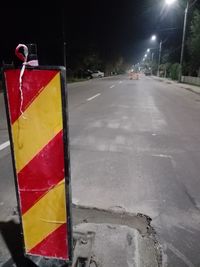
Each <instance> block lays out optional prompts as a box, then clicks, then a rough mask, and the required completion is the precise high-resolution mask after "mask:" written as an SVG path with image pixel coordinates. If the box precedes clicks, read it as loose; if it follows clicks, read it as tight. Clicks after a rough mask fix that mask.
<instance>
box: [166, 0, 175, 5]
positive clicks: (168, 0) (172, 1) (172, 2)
mask: <svg viewBox="0 0 200 267" xmlns="http://www.w3.org/2000/svg"><path fill="white" fill-rule="evenodd" d="M175 2H176V0H165V3H166V4H167V5H168V6H170V5H172V4H174V3H175Z"/></svg>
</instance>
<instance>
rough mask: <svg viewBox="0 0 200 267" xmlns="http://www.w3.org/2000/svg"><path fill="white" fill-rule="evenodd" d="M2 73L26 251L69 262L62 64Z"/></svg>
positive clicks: (65, 132)
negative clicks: (60, 65)
mask: <svg viewBox="0 0 200 267" xmlns="http://www.w3.org/2000/svg"><path fill="white" fill-rule="evenodd" d="M23 67H24V66H23ZM23 67H22V68H23ZM3 78H4V95H5V103H6V110H7V120H8V128H9V136H10V143H11V152H12V160H13V169H14V175H15V183H16V193H17V199H18V207H19V214H20V218H21V226H22V234H23V240H24V252H25V255H26V256H31V258H32V259H33V260H34V257H38V256H39V257H44V258H45V259H49V260H50V259H52V260H54V261H56V260H58V262H63V264H64V263H70V262H72V229H71V208H70V207H71V193H70V158H69V142H68V116H67V111H66V104H67V101H66V91H65V69H64V68H63V67H25V68H24V69H23V73H22V69H21V70H20V69H12V68H5V69H4V70H3ZM55 266H58V265H55Z"/></svg>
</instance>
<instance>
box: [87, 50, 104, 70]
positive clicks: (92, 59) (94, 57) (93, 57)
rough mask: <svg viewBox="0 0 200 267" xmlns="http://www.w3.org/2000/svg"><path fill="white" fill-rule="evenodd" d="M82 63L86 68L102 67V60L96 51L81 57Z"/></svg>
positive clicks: (96, 68) (95, 68)
mask: <svg viewBox="0 0 200 267" xmlns="http://www.w3.org/2000/svg"><path fill="white" fill-rule="evenodd" d="M83 65H84V68H86V69H91V70H98V69H102V61H101V59H100V57H99V55H98V54H97V53H95V52H94V53H91V54H88V55H86V56H84V58H83Z"/></svg>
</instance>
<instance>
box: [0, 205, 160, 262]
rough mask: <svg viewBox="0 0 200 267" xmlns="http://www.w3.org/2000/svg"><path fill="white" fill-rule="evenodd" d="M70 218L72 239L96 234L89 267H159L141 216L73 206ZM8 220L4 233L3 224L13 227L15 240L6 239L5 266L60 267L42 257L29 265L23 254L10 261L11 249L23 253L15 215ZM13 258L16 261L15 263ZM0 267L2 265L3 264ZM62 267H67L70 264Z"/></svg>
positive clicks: (119, 210)
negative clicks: (81, 235)
mask: <svg viewBox="0 0 200 267" xmlns="http://www.w3.org/2000/svg"><path fill="white" fill-rule="evenodd" d="M72 215H73V220H72V222H73V230H74V240H75V236H76V233H77V232H79V233H83V234H84V233H85V232H90V233H91V232H93V233H95V238H94V243H93V245H92V249H91V251H92V255H90V254H88V255H90V257H91V261H90V265H88V266H90V267H92V266H99V267H100V266H102V267H112V266H113V267H114V266H115V267H117V266H120V267H121V266H123V267H126V266H127V267H160V266H162V249H161V247H160V245H159V243H158V242H157V239H156V234H155V231H154V229H153V228H152V227H151V224H150V222H151V218H150V217H148V216H146V215H143V214H132V213H128V212H126V210H125V209H123V208H121V207H115V208H112V209H108V210H104V209H98V208H94V207H85V206H80V205H72ZM11 219H12V223H11V221H9V222H6V223H5V226H4V228H5V229H4V230H5V231H4V232H5V233H6V225H8V226H9V225H11V226H12V225H13V227H14V228H13V231H9V232H10V233H11V232H13V233H15V234H14V235H13V236H15V239H16V241H15V240H14V238H12V242H11V243H12V244H11V243H10V241H9V240H10V239H8V238H7V242H6V245H8V247H9V250H10V255H9V258H8V257H6V258H7V259H5V260H7V263H11V265H9V264H7V265H5V266H6V267H11V266H14V265H13V264H15V263H16V264H18V265H19V266H20V267H26V266H42V267H45V266H48V267H49V266H62V263H59V264H58V262H57V263H56V265H55V264H54V263H52V264H53V265H52V264H51V261H50V260H48V259H45V258H43V257H33V258H31V261H32V263H33V262H34V263H35V264H36V265H34V263H33V265H31V263H30V262H29V263H28V265H27V260H28V259H27V257H23V255H22V251H21V252H20V259H19V257H17V256H19V255H14V256H15V257H14V258H13V260H11V259H10V258H11V257H13V255H12V254H13V253H12V251H15V252H16V249H15V248H14V247H16V246H17V247H18V248H19V249H20V248H21V250H22V247H21V243H20V242H19V240H18V239H19V236H20V234H19V229H18V228H20V227H19V224H18V219H19V218H18V215H17V214H15V216H13V218H11ZM16 227H18V228H17V229H18V230H16ZM8 230H9V229H8ZM15 242H16V243H17V244H15ZM2 244H3V242H2ZM9 244H10V245H9ZM4 245H5V244H4ZM80 247H81V246H79V247H78V246H75V250H74V255H77V257H78V255H79V252H80V251H79V250H80ZM4 251H7V248H4ZM18 251H19V250H18ZM17 254H18V253H17ZM81 255H83V254H81ZM15 259H16V260H17V261H18V262H15ZM29 259H30V258H29ZM4 264H5V261H4ZM0 266H4V265H3V262H2V265H0ZM65 266H68V267H69V265H65ZM81 266H82V265H81ZM84 266H85V265H84Z"/></svg>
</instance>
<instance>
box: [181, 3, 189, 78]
mask: <svg viewBox="0 0 200 267" xmlns="http://www.w3.org/2000/svg"><path fill="white" fill-rule="evenodd" d="M188 10H189V0H188V1H187V4H186V8H185V15H184V23H183V37H182V44H181V58H180V74H179V82H181V78H182V69H183V56H184V48H185V34H186V26H187V17H188Z"/></svg>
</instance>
